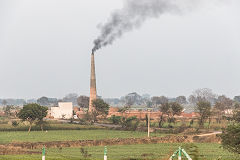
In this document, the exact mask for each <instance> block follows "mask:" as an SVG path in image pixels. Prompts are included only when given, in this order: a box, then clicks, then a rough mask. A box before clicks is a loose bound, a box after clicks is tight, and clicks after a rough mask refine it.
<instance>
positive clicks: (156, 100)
mask: <svg viewBox="0 0 240 160" xmlns="http://www.w3.org/2000/svg"><path fill="white" fill-rule="evenodd" d="M151 100H152V104H153V105H155V107H157V106H158V105H162V104H166V103H168V98H167V97H165V96H160V97H157V96H154V97H152V98H151Z"/></svg>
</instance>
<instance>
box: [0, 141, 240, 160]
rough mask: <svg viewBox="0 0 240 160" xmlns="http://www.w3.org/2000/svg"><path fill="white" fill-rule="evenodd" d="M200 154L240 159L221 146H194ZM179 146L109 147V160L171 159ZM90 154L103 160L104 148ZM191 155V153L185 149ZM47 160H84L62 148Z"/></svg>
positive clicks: (14, 158)
mask: <svg viewBox="0 0 240 160" xmlns="http://www.w3.org/2000/svg"><path fill="white" fill-rule="evenodd" d="M194 145H195V146H196V147H197V149H198V152H199V159H201V160H217V159H221V160H230V159H231V160H234V159H239V158H240V157H239V156H237V155H234V154H232V153H230V152H228V151H226V150H223V149H222V148H220V144H215V143H211V144H208V143H207V144H206V143H205V144H204V143H195V144H194ZM178 146H183V148H184V147H185V146H186V144H179V143H172V144H171V143H166V144H164V143H162V144H141V145H140V144H139V145H119V146H108V148H107V149H108V159H109V160H120V159H132V160H134V159H158V160H160V159H165V160H167V159H169V157H170V156H171V154H172V153H173V152H174V151H175V150H176V149H177V148H178ZM84 149H85V150H87V151H88V154H91V157H89V158H88V159H92V160H95V159H103V150H104V147H103V146H96V147H85V148H84ZM184 149H185V150H186V151H187V152H188V153H189V154H191V152H190V151H189V150H188V149H187V147H185V148H184ZM46 153H47V154H46V159H48V160H79V159H84V158H83V156H82V154H81V152H80V148H62V149H58V148H55V149H53V148H52V149H47V151H46ZM0 159H6V160H10V159H11V160H22V159H25V160H37V159H41V155H4V156H0Z"/></svg>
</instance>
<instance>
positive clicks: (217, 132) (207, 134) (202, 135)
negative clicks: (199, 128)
mask: <svg viewBox="0 0 240 160" xmlns="http://www.w3.org/2000/svg"><path fill="white" fill-rule="evenodd" d="M221 133H222V132H220V131H216V132H212V133H206V134H199V135H197V136H198V137H205V136H212V135H217V134H221Z"/></svg>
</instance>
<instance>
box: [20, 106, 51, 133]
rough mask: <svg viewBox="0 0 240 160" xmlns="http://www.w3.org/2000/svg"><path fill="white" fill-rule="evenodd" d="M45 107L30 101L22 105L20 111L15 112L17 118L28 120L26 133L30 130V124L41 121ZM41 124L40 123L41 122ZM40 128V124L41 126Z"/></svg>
mask: <svg viewBox="0 0 240 160" xmlns="http://www.w3.org/2000/svg"><path fill="white" fill-rule="evenodd" d="M47 110H48V108H47V107H43V106H40V105H39V104H36V103H32V104H27V105H24V106H23V108H22V109H21V110H20V112H19V113H18V114H17V116H18V118H20V119H21V120H22V121H28V122H29V123H30V126H29V129H28V133H29V132H30V131H31V128H32V124H33V123H34V122H35V121H37V122H42V121H43V118H44V117H46V115H47ZM41 124H42V123H41ZM41 128H42V126H41Z"/></svg>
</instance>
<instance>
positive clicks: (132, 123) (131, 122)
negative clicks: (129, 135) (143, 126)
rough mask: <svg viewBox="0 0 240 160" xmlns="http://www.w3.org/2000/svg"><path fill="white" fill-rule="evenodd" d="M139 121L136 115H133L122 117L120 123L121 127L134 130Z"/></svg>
mask: <svg viewBox="0 0 240 160" xmlns="http://www.w3.org/2000/svg"><path fill="white" fill-rule="evenodd" d="M139 123H140V121H139V119H137V117H136V116H133V117H128V118H125V117H122V119H121V125H122V128H123V129H126V130H132V131H135V130H136V129H137V127H138V125H139Z"/></svg>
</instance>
